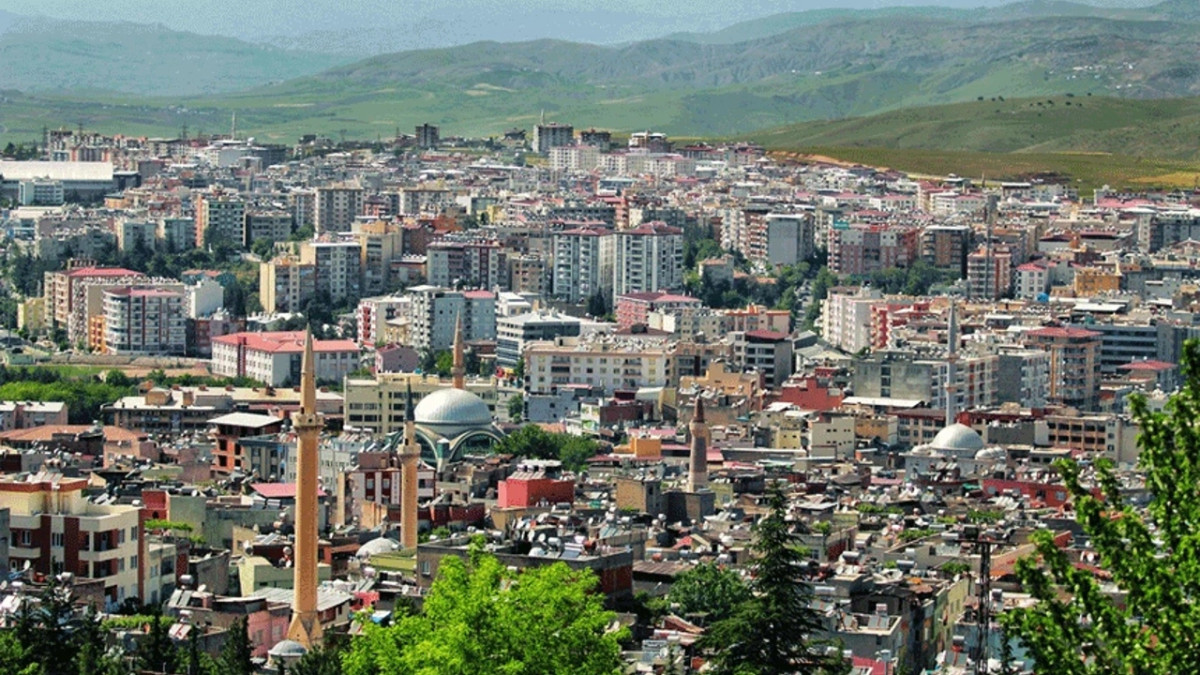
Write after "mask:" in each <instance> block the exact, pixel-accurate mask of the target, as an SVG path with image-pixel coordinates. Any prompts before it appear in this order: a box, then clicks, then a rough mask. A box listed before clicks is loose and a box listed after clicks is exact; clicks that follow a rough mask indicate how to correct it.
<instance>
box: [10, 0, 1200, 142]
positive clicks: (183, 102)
mask: <svg viewBox="0 0 1200 675" xmlns="http://www.w3.org/2000/svg"><path fill="white" fill-rule="evenodd" d="M5 23H6V21H5V18H4V17H3V16H0V58H5V59H6V61H7V60H8V58H9V57H8V56H7V54H8V52H6V51H4V49H5V47H4V45H5V40H6V39H9V36H11V35H13V34H14V31H13V30H12V28H11V25H10V27H9V29H8V30H5V29H4V26H5ZM9 23H10V24H11V23H12V22H9ZM140 30H145V31H147V32H146V34H145V35H144V36H143V37H141V38H134V37H130V38H128V39H125V40H123V39H121V38H120V37H119V36H117V35H108V36H105V37H104V38H103V39H102V38H101V37H99V36H97V35H95V34H94V33H93V34H92V35H90V36H81V37H79V40H82V41H83V42H81V43H80V45H77V48H76V49H75V50H74V51H71V50H63V49H60V48H56V49H55V51H54V54H55V55H56V56H59V55H61V54H62V53H63V52H64V51H65V52H66V53H67V54H68V55H69V58H71V59H79V63H80V65H78V66H77V67H75V68H74V70H73V72H75V73H77V75H74V76H73V77H74V79H73V80H72V81H71V82H68V83H66V84H65V85H63V86H59V85H55V86H52V87H36V86H31V85H30V84H29V83H28V82H24V83H23V82H22V81H19V78H20V77H23V76H22V75H20V74H19V73H13V72H10V73H8V74H3V73H2V72H0V88H3V89H5V90H6V91H4V92H3V93H2V94H0V96H2V98H0V134H3V133H4V132H5V130H7V132H8V133H10V134H29V133H30V132H36V131H40V129H41V127H42V126H43V125H44V124H67V125H72V126H74V125H75V124H78V123H83V124H86V125H87V126H89V127H93V128H97V129H101V130H108V131H127V132H132V133H172V132H174V131H176V130H178V129H179V127H180V126H181V125H184V124H186V125H188V126H189V127H190V128H191V129H192V130H193V131H198V130H202V129H207V130H209V131H213V130H217V129H224V128H226V126H227V125H228V120H229V118H230V116H231V115H232V113H234V112H236V114H237V117H238V126H239V128H243V129H252V130H253V131H254V132H255V133H256V134H258V135H260V136H262V137H264V138H272V139H280V140H292V139H294V138H295V136H297V135H299V134H300V133H305V132H318V133H344V134H346V135H348V136H357V137H369V138H374V137H376V136H391V135H392V134H393V133H395V131H396V129H400V130H402V131H407V130H411V128H412V126H413V125H414V124H419V123H422V122H431V123H435V124H440V125H441V126H442V127H443V134H464V135H487V134H496V133H499V132H501V131H504V130H505V129H507V128H510V127H513V126H528V125H529V124H530V123H531V122H533V121H534V120H535V119H537V118H538V117H539V116H541V115H542V114H543V112H544V113H545V115H546V116H547V117H548V118H550V119H555V120H558V121H561V122H569V123H573V124H575V125H576V126H577V127H587V126H597V127H606V128H611V129H614V130H634V129H645V128H653V129H657V130H662V131H666V132H668V133H670V134H672V135H676V136H728V135H736V134H743V133H746V132H750V131H754V130H760V129H767V128H771V127H778V126H781V125H786V124H791V123H796V122H802V121H807V120H828V119H835V118H845V117H854V116H864V115H872V114H877V113H881V112H886V111H894V110H900V109H903V108H910V107H914V106H925V105H934V104H942V103H952V102H956V101H975V100H978V99H979V98H980V97H982V98H983V99H984V100H989V99H992V98H995V97H1005V98H1014V97H1037V96H1053V95H1058V96H1063V95H1065V94H1067V93H1071V94H1074V95H1076V96H1079V97H1086V96H1087V95H1088V94H1092V95H1093V96H1096V97H1100V96H1105V97H1111V96H1116V97H1126V98H1135V99H1162V98H1171V97H1185V96H1196V95H1200V64H1197V62H1196V60H1195V55H1196V54H1198V53H1200V3H1198V2H1197V1H1196V0H1167V1H1166V2H1162V3H1160V4H1157V5H1154V6H1151V7H1146V8H1141V9H1118V8H1104V7H1092V6H1089V5H1080V4H1076V3H1070V2H1058V1H1055V0H1044V1H1043V0H1032V1H1030V2H1023V3H1018V4H1015V5H1006V6H1003V7H999V8H989V9H982V10H972V11H957V10H950V9H945V8H928V7H926V8H919V7H918V8H890V9H882V10H873V11H859V10H836V11H820V12H803V13H799V14H784V15H778V16H776V17H771V18H770V19H767V20H752V21H748V22H744V23H741V24H737V25H734V26H730V27H728V28H726V29H723V30H721V31H718V32H716V33H708V34H678V35H674V36H672V37H669V38H659V39H653V40H644V41H638V42H633V43H629V44H624V45H615V46H612V45H597V44H587V43H576V42H566V41H561V40H534V41H527V42H515V43H498V42H477V43H472V44H467V45H462V46H457V47H448V48H441V49H425V50H412V51H404V52H398V53H391V54H383V55H379V56H374V57H371V58H367V59H364V60H358V61H353V62H349V63H346V62H345V60H346V57H345V55H341V56H338V55H332V54H315V53H312V52H303V51H297V50H289V49H280V48H278V47H266V46H263V45H253V44H250V43H246V42H240V41H236V40H232V39H230V38H211V37H206V36H191V37H194V38H203V39H202V40H201V41H202V42H207V43H208V44H209V45H210V46H211V47H212V48H211V50H210V52H209V54H210V58H212V59H213V60H214V61H213V62H214V64H216V65H214V66H213V67H211V68H208V69H206V70H208V71H209V74H208V76H207V77H206V78H198V79H196V80H195V81H196V82H200V81H203V82H206V83H207V84H206V85H205V86H207V87H208V89H206V90H203V91H212V92H215V93H212V94H210V95H204V96H198V95H195V94H191V95H184V94H180V93H179V91H178V90H179V89H180V88H181V87H182V86H183V84H182V83H184V82H189V83H190V82H192V81H193V80H192V79H191V78H192V77H193V76H192V75H189V74H185V73H184V72H183V71H182V70H180V68H182V67H183V66H176V65H175V64H174V63H173V61H172V59H173V58H174V57H173V56H172V55H170V54H167V55H164V56H162V57H161V58H159V57H154V58H149V57H148V58H142V59H139V58H138V56H137V54H136V48H137V46H138V45H141V46H142V47H143V48H144V49H143V54H156V53H157V52H156V51H154V50H157V49H159V47H158V46H156V45H157V44H159V43H166V42H167V41H168V38H167V37H166V35H168V34H170V31H166V30H165V29H162V28H161V27H157V28H151V29H145V28H143V29H140ZM79 32H82V31H79ZM130 32H131V33H132V32H134V31H130ZM88 39H90V40H92V42H95V41H103V40H107V42H106V43H105V44H106V45H108V48H109V49H111V50H113V51H115V52H117V53H120V54H127V55H128V57H127V58H128V60H127V61H126V62H125V64H124V67H122V66H121V65H113V64H111V63H110V64H107V65H106V66H105V67H106V68H107V69H108V70H107V71H105V72H104V74H97V73H96V71H95V70H92V71H89V70H88V68H87V67H86V66H85V65H83V64H84V62H85V61H86V59H87V54H88V53H89V50H94V49H95V47H94V46H93V45H91V43H88V42H87V40H88ZM152 40H153V41H159V42H154V43H152ZM217 40H229V41H230V42H231V43H232V44H229V45H227V48H226V47H221V48H217V47H216V46H215V45H216V44H218V43H217V42H216V41H217ZM188 44H190V43H188ZM83 45H89V46H86V48H85V47H84V46H83ZM116 45H124V46H120V47H118V46H116ZM28 48H29V49H32V48H33V47H28ZM47 49H49V48H47ZM166 49H168V51H170V49H169V47H168V48H166ZM187 53H188V47H187V45H185V44H184V43H183V42H180V43H177V46H176V48H175V49H174V52H173V54H174V55H177V56H178V59H179V60H181V61H185V60H186V55H187ZM218 55H221V57H222V58H225V59H226V60H227V61H226V62H225V64H226V65H228V63H233V62H237V61H238V60H241V61H243V62H248V63H260V64H264V65H263V67H261V68H259V69H257V70H255V69H252V68H241V72H239V73H238V74H237V76H236V77H237V78H242V79H247V78H249V79H253V78H261V79H260V81H259V82H255V83H250V84H248V85H246V86H245V87H240V86H237V85H236V84H235V79H236V78H235V77H234V76H233V75H230V74H229V73H230V70H231V69H230V68H225V69H224V70H223V69H222V67H221V63H222V62H221V61H220V60H219V59H218ZM61 58H68V56H61ZM275 58H278V59H280V60H281V61H285V62H288V65H289V67H293V68H295V69H297V70H304V69H309V70H308V72H307V73H302V74H300V75H298V76H292V75H289V74H286V73H282V72H277V71H272V70H271V68H273V67H275V66H272V65H270V64H273V63H274V61H272V59H275ZM106 60H107V61H112V60H113V59H112V58H107V59H106ZM322 60H325V62H324V63H322ZM146 61H152V63H146ZM338 61H342V63H337V62H338ZM327 66H331V67H327ZM280 67H281V68H282V66H280ZM323 68H324V69H323ZM11 70H18V69H11ZM51 70H58V69H56V68H51ZM222 73H224V74H222ZM49 77H50V76H49V75H46V76H45V77H44V78H43V79H42V80H41V81H42V82H46V81H49V80H47V79H45V78H49ZM131 79H134V80H137V81H138V83H139V84H138V85H136V86H138V87H141V89H140V90H138V91H137V92H135V93H138V94H149V95H146V96H139V97H133V98H131V97H130V96H128V95H123V94H122V95H114V94H111V93H109V94H100V93H85V94H82V95H81V94H80V93H79V90H80V89H81V88H84V87H86V88H87V89H89V90H92V91H93V92H94V91H95V90H108V91H110V92H111V91H122V90H121V88H120V87H118V86H114V85H115V84H122V83H123V84H122V86H124V87H126V88H125V90H124V91H129V88H130V87H132V86H134V85H132V84H130V80H131ZM172 87H174V88H172ZM235 90H236V91H235Z"/></svg>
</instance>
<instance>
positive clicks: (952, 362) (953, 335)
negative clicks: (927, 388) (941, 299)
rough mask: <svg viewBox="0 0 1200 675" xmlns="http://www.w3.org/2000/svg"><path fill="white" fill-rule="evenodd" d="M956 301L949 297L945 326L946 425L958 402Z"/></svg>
mask: <svg viewBox="0 0 1200 675" xmlns="http://www.w3.org/2000/svg"><path fill="white" fill-rule="evenodd" d="M957 307H958V303H957V302H955V299H954V298H953V297H952V298H950V317H949V319H948V320H947V326H946V342H947V343H948V345H947V347H948V351H947V355H946V426H950V425H951V424H954V422H955V421H956V420H955V418H956V417H957V414H956V413H957V411H956V410H955V408H956V407H957V404H958V400H957V399H958V379H957V378H958V368H957V366H958V312H957Z"/></svg>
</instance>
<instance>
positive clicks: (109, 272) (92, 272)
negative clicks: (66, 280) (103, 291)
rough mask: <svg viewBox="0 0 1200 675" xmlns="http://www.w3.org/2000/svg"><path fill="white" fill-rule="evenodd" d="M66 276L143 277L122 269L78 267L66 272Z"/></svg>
mask: <svg viewBox="0 0 1200 675" xmlns="http://www.w3.org/2000/svg"><path fill="white" fill-rule="evenodd" d="M67 276H69V277H72V278H75V277H143V276H146V275H144V274H142V273H141V272H135V271H133V270H127V269H125V268H124V267H80V268H78V269H73V270H71V271H69V272H67Z"/></svg>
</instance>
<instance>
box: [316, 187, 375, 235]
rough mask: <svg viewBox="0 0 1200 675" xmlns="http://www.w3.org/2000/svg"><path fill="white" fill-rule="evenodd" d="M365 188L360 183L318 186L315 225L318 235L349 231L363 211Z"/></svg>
mask: <svg viewBox="0 0 1200 675" xmlns="http://www.w3.org/2000/svg"><path fill="white" fill-rule="evenodd" d="M363 198H364V194H363V189H362V187H360V186H358V185H350V184H345V183H343V184H337V185H326V186H321V187H318V188H317V192H316V197H315V204H314V206H315V214H314V215H315V217H314V218H313V225H314V227H316V232H317V234H318V235H321V234H326V233H330V232H349V231H350V224H351V223H353V222H354V219H355V218H357V217H358V216H359V214H361V213H362V210H363Z"/></svg>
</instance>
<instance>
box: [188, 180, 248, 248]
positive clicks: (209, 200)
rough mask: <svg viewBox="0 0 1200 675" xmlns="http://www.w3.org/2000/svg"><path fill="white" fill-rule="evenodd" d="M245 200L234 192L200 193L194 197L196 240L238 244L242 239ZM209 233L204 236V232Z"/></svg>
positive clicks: (199, 242)
mask: <svg viewBox="0 0 1200 675" xmlns="http://www.w3.org/2000/svg"><path fill="white" fill-rule="evenodd" d="M245 220H246V202H244V201H242V199H241V198H240V197H238V196H237V195H236V194H229V193H225V192H208V193H201V194H200V195H199V196H198V197H196V242H197V243H198V244H201V245H205V244H207V242H209V241H224V242H227V243H229V244H231V245H235V246H236V245H238V244H241V243H242V242H243V241H244V238H243V230H244V228H245ZM210 231H211V235H210V236H209V238H207V239H206V238H205V236H206V234H209V233H210Z"/></svg>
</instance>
